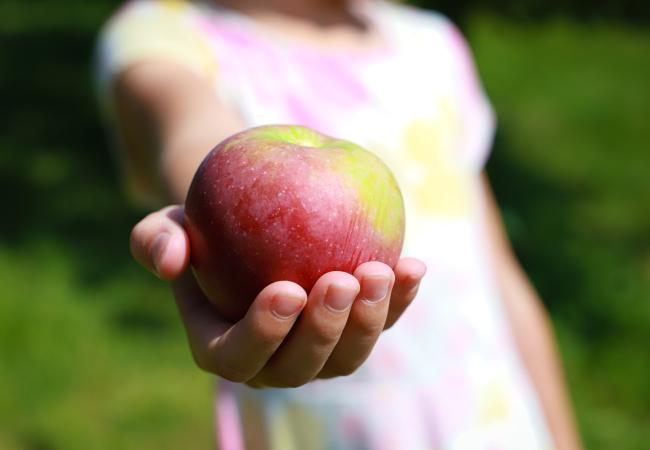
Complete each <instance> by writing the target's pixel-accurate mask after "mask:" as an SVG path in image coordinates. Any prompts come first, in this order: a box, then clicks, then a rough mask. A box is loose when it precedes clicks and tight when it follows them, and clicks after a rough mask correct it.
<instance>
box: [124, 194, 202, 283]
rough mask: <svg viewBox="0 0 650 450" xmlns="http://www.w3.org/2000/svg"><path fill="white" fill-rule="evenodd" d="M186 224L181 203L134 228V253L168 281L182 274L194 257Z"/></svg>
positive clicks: (153, 215)
mask: <svg viewBox="0 0 650 450" xmlns="http://www.w3.org/2000/svg"><path fill="white" fill-rule="evenodd" d="M182 223H183V208H182V207H181V206H168V207H167V208H164V209H161V210H160V211H156V212H154V213H151V214H149V215H148V216H147V217H145V218H144V219H142V220H141V221H140V222H138V224H137V225H136V226H135V227H133V230H132V231H131V254H132V255H133V257H134V258H135V260H136V261H138V262H139V263H140V264H141V265H142V266H144V267H145V268H146V269H148V270H150V271H151V272H153V273H154V274H156V275H157V276H158V277H160V278H162V279H164V280H173V279H175V278H177V277H179V276H180V275H181V274H182V273H183V271H184V270H185V269H186V268H187V265H188V263H189V257H190V246H189V240H188V237H187V234H186V233H185V229H184V228H183V225H182Z"/></svg>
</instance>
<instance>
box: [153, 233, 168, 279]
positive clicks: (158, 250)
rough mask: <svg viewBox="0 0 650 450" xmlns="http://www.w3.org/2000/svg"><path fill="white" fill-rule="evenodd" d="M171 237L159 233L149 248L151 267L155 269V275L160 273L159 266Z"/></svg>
mask: <svg viewBox="0 0 650 450" xmlns="http://www.w3.org/2000/svg"><path fill="white" fill-rule="evenodd" d="M170 239H171V235H170V234H169V233H167V232H163V233H160V234H159V235H158V236H157V237H156V239H154V241H153V244H152V246H151V259H152V260H153V265H154V267H155V269H156V273H158V274H159V273H160V264H161V263H162V259H163V256H164V255H165V251H166V250H167V246H168V245H169V241H170Z"/></svg>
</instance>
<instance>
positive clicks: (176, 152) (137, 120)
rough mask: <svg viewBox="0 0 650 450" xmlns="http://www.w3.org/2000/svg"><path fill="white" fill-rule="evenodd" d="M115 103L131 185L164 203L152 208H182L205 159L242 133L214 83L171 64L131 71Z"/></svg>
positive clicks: (152, 64)
mask: <svg viewBox="0 0 650 450" xmlns="http://www.w3.org/2000/svg"><path fill="white" fill-rule="evenodd" d="M113 99H114V102H115V105H116V108H115V109H116V113H117V117H116V119H117V120H116V122H117V123H116V125H117V129H116V132H117V134H118V137H119V142H120V144H121V145H120V147H121V149H120V150H121V153H122V155H123V160H124V165H125V168H126V170H125V174H126V176H127V177H128V179H127V184H128V185H129V186H131V187H137V190H138V191H139V192H135V193H136V194H137V195H138V197H140V198H145V199H155V202H156V203H159V205H151V206H160V205H162V204H168V203H182V202H183V201H184V200H185V195H186V193H187V190H188V188H189V185H190V182H191V181H192V177H193V175H194V172H195V171H196V169H197V168H198V166H199V164H200V163H201V161H202V159H203V158H204V157H205V155H206V154H207V153H208V152H209V151H210V150H211V149H212V148H213V147H214V146H215V145H216V144H217V143H219V142H220V141H221V140H222V139H224V138H225V137H227V136H229V135H230V134H233V133H235V132H237V131H239V130H241V129H242V128H243V122H242V121H241V120H240V118H239V116H238V115H237V114H236V113H235V112H234V111H232V110H230V109H228V108H226V107H225V106H224V105H222V104H221V103H220V102H219V101H218V99H217V96H216V94H215V92H214V86H213V85H212V84H210V83H209V82H208V81H207V80H205V79H203V78H202V77H200V76H198V75H196V74H194V73H193V72H191V71H188V70H187V69H185V68H183V67H179V66H176V65H172V64H168V63H162V62H144V63H140V64H137V65H135V66H133V67H131V68H129V69H128V70H126V71H125V72H124V73H122V74H121V75H120V76H119V77H118V79H117V80H116V83H115V86H114V90H113Z"/></svg>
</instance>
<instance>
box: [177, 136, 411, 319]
mask: <svg viewBox="0 0 650 450" xmlns="http://www.w3.org/2000/svg"><path fill="white" fill-rule="evenodd" d="M185 225H186V229H187V231H188V235H189V239H190V246H191V250H190V251H191V265H192V269H193V272H194V276H195V278H196V280H197V281H198V283H199V285H200V287H201V289H202V290H203V292H204V293H205V294H206V296H207V297H208V299H209V300H210V301H211V303H212V304H213V305H214V307H215V308H216V310H217V312H218V313H219V314H220V315H222V316H223V317H224V318H226V319H228V320H231V321H236V320H239V319H240V318H241V317H243V316H244V314H245V313H246V311H247V309H248V307H249V306H250V304H251V303H252V301H253V300H254V299H255V297H256V296H257V294H258V293H259V292H260V291H261V290H262V289H263V288H264V287H265V286H267V285H268V284H270V283H272V282H274V281H279V280H289V281H293V282H296V283H298V284H299V285H300V286H302V287H303V288H304V289H305V290H306V291H307V292H309V290H310V289H311V287H312V286H313V285H314V283H315V282H316V280H317V279H318V278H319V277H320V276H321V275H323V274H324V273H326V272H330V271H334V270H339V271H344V272H348V273H352V272H354V270H355V269H356V268H357V267H358V266H359V265H360V264H362V263H364V262H367V261H381V262H384V263H386V264H387V265H389V266H390V267H394V266H395V264H396V263H397V260H398V259H399V256H400V253H401V250H402V244H403V239H404V204H403V200H402V195H401V192H400V190H399V187H398V185H397V182H396V180H395V178H394V177H393V175H392V173H391V172H390V170H389V169H388V167H386V165H385V164H384V163H383V162H382V161H381V160H380V159H379V158H378V157H377V156H375V155H374V154H372V153H370V152H368V151H366V150H364V149H363V148H361V147H359V146H358V145H356V144H353V143H351V142H349V141H344V140H340V139H334V138H331V137H328V136H325V135H323V134H320V133H318V132H316V131H313V130H311V129H309V128H305V127H299V126H290V125H273V126H263V127H257V128H251V129H248V130H246V131H243V132H241V133H238V134H236V135H234V136H231V137H230V138H228V139H226V140H225V141H223V142H222V143H220V144H219V145H217V147H215V148H214V149H213V150H212V151H211V152H210V153H209V154H208V155H207V156H206V157H205V159H204V160H203V162H202V163H201V166H200V167H199V169H198V170H197V172H196V174H195V176H194V179H193V181H192V184H191V186H190V189H189V192H188V195H187V199H186V202H185Z"/></svg>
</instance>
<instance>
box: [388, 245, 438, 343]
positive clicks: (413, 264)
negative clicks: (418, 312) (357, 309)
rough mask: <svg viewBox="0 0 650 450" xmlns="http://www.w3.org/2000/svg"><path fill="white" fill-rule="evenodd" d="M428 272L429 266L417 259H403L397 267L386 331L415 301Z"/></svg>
mask: <svg viewBox="0 0 650 450" xmlns="http://www.w3.org/2000/svg"><path fill="white" fill-rule="evenodd" d="M426 271H427V266H426V265H425V264H424V263H423V262H422V261H420V260H418V259H415V258H402V259H400V260H399V261H398V262H397V265H396V266H395V269H394V272H395V286H394V287H393V292H392V293H391V297H390V308H389V310H388V317H387V318H386V324H385V325H384V329H385V330H387V329H388V328H390V327H392V326H393V324H395V322H396V321H397V319H399V318H400V316H401V315H402V314H403V313H404V311H405V310H406V308H407V307H408V306H409V305H410V304H411V302H412V301H413V300H414V299H415V296H416V295H417V293H418V288H419V287H420V281H421V280H422V278H423V277H424V274H425V273H426Z"/></svg>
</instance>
